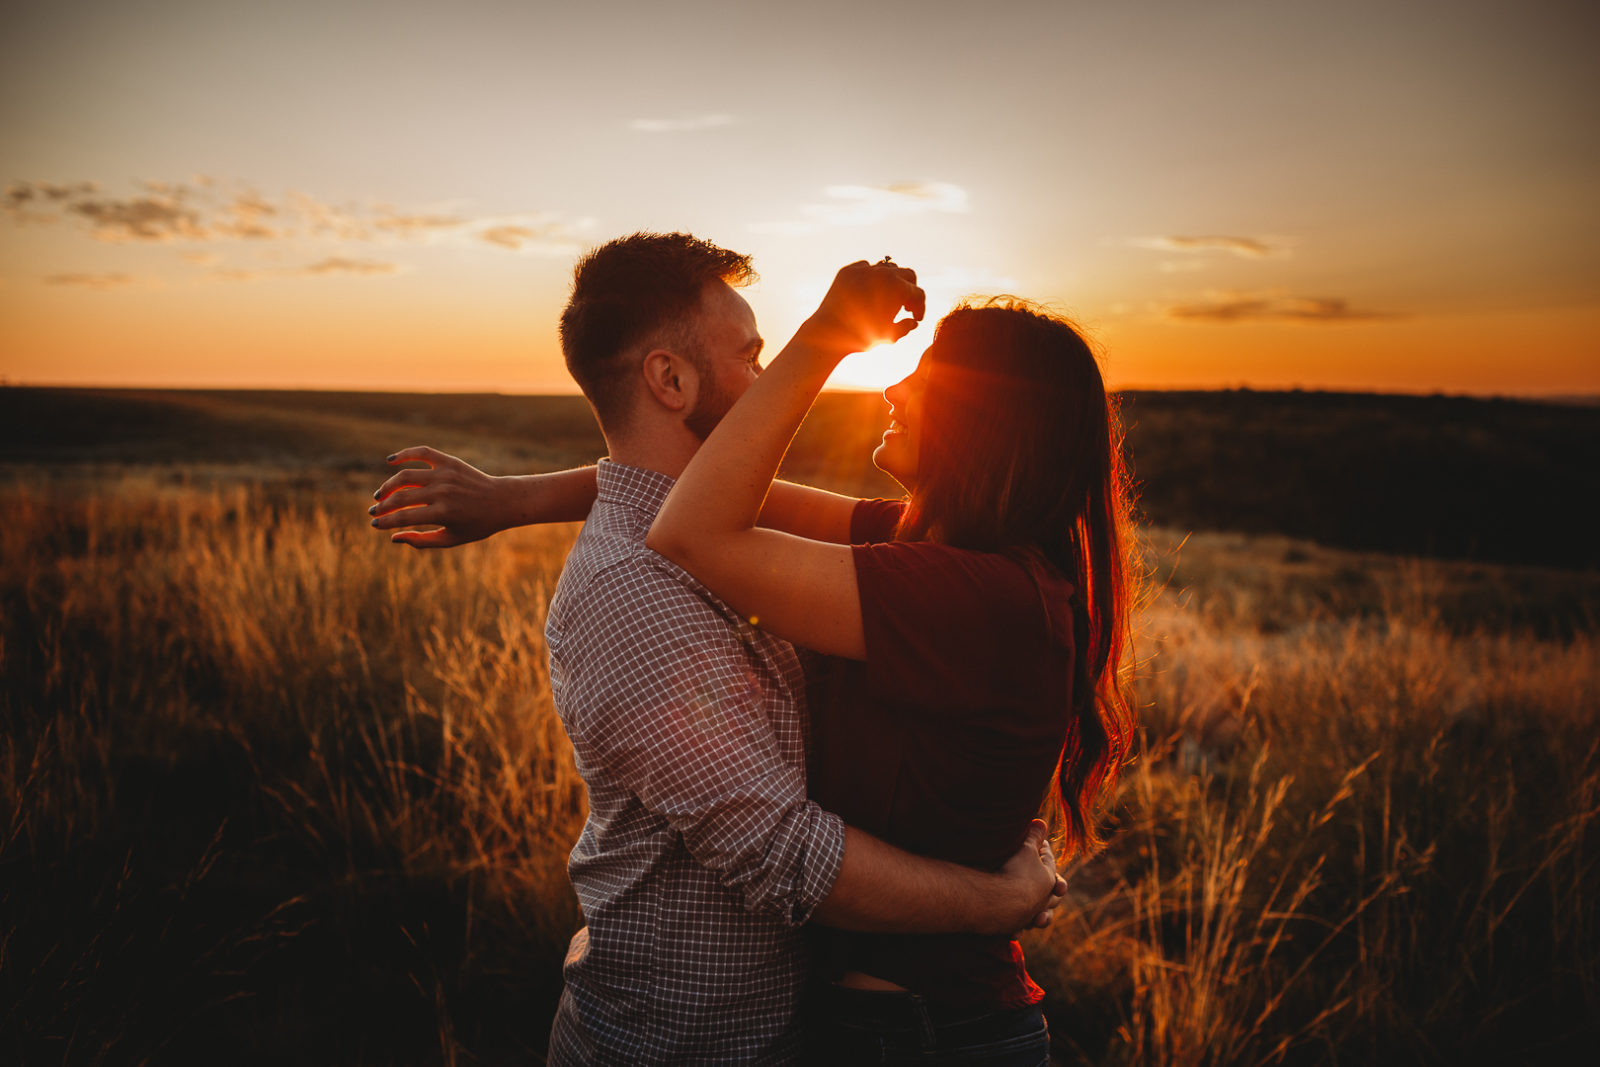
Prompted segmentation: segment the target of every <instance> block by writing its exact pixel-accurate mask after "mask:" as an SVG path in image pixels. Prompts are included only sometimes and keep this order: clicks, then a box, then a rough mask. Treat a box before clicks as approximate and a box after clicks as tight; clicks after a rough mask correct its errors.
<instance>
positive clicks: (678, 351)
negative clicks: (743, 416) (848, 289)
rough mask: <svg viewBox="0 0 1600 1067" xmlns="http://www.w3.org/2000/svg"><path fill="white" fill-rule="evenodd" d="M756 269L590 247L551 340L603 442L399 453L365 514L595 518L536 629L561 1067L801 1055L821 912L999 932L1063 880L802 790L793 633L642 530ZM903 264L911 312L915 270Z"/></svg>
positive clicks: (702, 251) (649, 237)
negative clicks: (542, 629) (559, 896)
mask: <svg viewBox="0 0 1600 1067" xmlns="http://www.w3.org/2000/svg"><path fill="white" fill-rule="evenodd" d="M874 269H875V270H882V271H895V272H899V268H896V267H894V266H893V265H890V264H885V265H883V266H881V267H879V268H874ZM751 277H752V271H751V268H750V262H749V259H748V258H747V257H745V256H741V255H738V254H736V253H733V252H729V251H727V250H726V249H721V248H718V247H716V246H715V245H711V244H708V243H706V242H704V241H700V240H697V239H695V238H693V237H690V236H688V235H685V234H664V235H663V234H634V235H631V236H629V237H624V238H620V239H618V240H616V241H612V242H610V243H608V244H606V245H603V246H601V247H600V248H598V249H596V250H594V251H592V252H590V253H589V254H588V255H586V256H584V257H583V258H582V259H581V260H580V261H579V263H578V265H577V268H576V270H575V272H574V283H573V293H572V298H571V300H570V301H569V302H568V305H567V307H566V310H565V311H564V312H563V314H562V319H561V341H562V350H563V353H564V355H565V357H566V361H567V366H568V369H569V370H570V371H571V372H572V375H573V377H574V378H575V379H576V380H577V382H578V384H579V386H580V388H582V390H583V392H584V395H585V396H586V397H587V398H588V399H589V402H590V404H591V406H592V407H593V409H594V412H595V416H596V418H597V419H598V420H599V422H600V426H601V430H602V432H603V433H604V435H605V438H606V444H607V448H608V450H609V457H608V458H607V459H605V460H602V461H601V463H600V465H599V467H598V468H595V469H593V470H592V471H590V470H584V471H570V472H562V473H560V474H556V475H542V476H534V477H532V478H525V479H491V478H489V477H488V476H486V475H483V474H482V473H481V472H478V471H476V470H473V469H472V468H471V467H469V466H467V465H466V464H463V463H461V462H460V461H459V460H454V459H452V458H450V457H446V456H442V455H440V454H439V453H436V452H433V451H432V450H427V449H408V450H406V451H404V452H401V453H397V454H396V456H394V457H391V459H392V461H395V462H403V461H406V460H411V459H422V460H424V461H426V462H429V463H430V464H431V465H432V466H431V469H428V470H417V469H411V470H406V471H402V472H400V473H399V474H397V475H395V476H394V477H393V478H391V479H390V480H389V481H388V482H387V483H385V485H384V486H383V488H382V489H380V490H379V494H378V495H379V497H380V503H379V505H377V506H376V507H375V508H374V509H373V512H374V514H376V515H377V516H378V517H377V518H376V519H374V525H375V526H378V527H379V528H398V527H401V526H411V525H416V524H419V523H429V524H439V525H440V526H441V529H439V530H434V531H431V532H418V531H407V532H403V533H397V534H396V535H395V537H394V539H395V540H397V541H400V542H402V543H410V544H413V545H415V546H417V547H443V546H446V545H451V544H459V543H463V542H465V541H468V540H475V539H477V538H479V537H483V536H487V535H488V534H490V533H493V532H494V531H496V530H499V529H504V528H506V527H508V526H511V525H517V524H519V523H522V522H529V521H560V520H565V519H576V518H581V517H583V516H584V514H585V513H587V515H588V518H587V521H586V522H585V524H584V528H583V532H582V533H581V534H580V535H579V537H578V540H577V542H576V544H575V545H574V546H573V549H572V553H571V555H570V556H569V557H568V559H567V563H566V567H565V568H564V569H563V571H562V575H561V579H560V582H559V584H558V586H557V589H556V593H555V596H554V598H553V599H552V601H551V605H550V612H549V617H548V620H547V624H546V636H547V642H548V645H549V651H550V679H551V690H552V694H553V696H554V699H555V704H556V708H557V711H558V712H559V713H560V715H561V718H562V722H563V725H564V726H565V727H566V730H567V733H568V736H569V737H570V738H571V740H572V744H573V749H574V753H575V755H576V759H577V764H578V769H579V771H580V773H581V774H582V775H583V778H584V781H585V783H586V785H587V787H588V790H589V800H590V816H589V820H588V822H587V823H586V824H585V826H584V830H583V834H582V836H581V837H580V838H579V841H578V843H577V845H576V846H575V847H574V849H573V852H572V859H571V865H570V873H571V877H572V883H573V886H574V888H575V889H576V891H577V894H578V898H579V901H580V903H581V904H582V907H583V913H584V917H585V920H586V922H587V924H588V925H587V927H586V928H585V930H582V931H580V932H579V933H578V935H577V936H576V937H575V938H574V939H573V943H572V949H571V951H570V953H569V955H568V959H567V964H566V969H565V975H566V989H565V992H564V993H563V996H562V1000H561V1006H560V1008H559V1011H558V1013H557V1018H556V1023H555V1027H554V1029H553V1032H552V1034H551V1044H550V1062H551V1063H553V1064H575V1063H630V1064H637V1063H664V1062H685V1061H692V1062H717V1063H729V1062H747V1063H787V1062H793V1061H794V1059H795V1058H796V1056H797V1055H798V1044H799V1034H798V1031H797V1027H796V1024H795V1014H796V1006H797V1003H798V1000H799V996H800V990H801V987H802V985H803V982H804V977H805V959H804V952H803V951H802V945H801V943H800V940H799V936H798V933H797V931H798V928H799V927H800V926H801V925H802V924H803V923H804V922H806V921H807V920H808V919H816V920H817V921H819V922H823V923H828V924H831V925H837V926H843V927H848V928H852V929H862V930H878V931H888V932H897V931H898V932H911V931H916V932H963V931H966V932H980V933H997V932H1009V931H1011V930H1014V929H1017V928H1019V927H1021V926H1024V925H1027V923H1028V921H1029V919H1030V917H1032V916H1033V915H1034V914H1035V912H1037V911H1038V910H1039V909H1040V908H1041V907H1044V906H1045V905H1046V903H1047V902H1048V901H1049V900H1050V898H1051V894H1052V892H1053V891H1054V890H1055V887H1056V885H1057V880H1056V878H1055V874H1054V870H1053V866H1051V865H1050V864H1049V860H1048V857H1047V856H1046V859H1045V862H1043V863H1041V862H1040V851H1041V846H1042V836H1040V835H1034V836H1031V837H1030V840H1029V842H1028V843H1027V844H1026V845H1025V846H1024V848H1023V850H1022V851H1020V852H1019V853H1018V854H1017V856H1016V857H1014V858H1013V860H1012V862H1011V863H1009V864H1008V865H1007V867H1006V868H1005V870H1004V871H1002V872H1000V873H999V874H994V875H991V874H985V873H981V872H978V871H973V870H970V869H968V868H964V867H959V866H955V865H952V864H947V863H941V862H937V861H933V860H926V859H922V858H919V857H915V856H911V855H909V854H907V853H904V852H901V851H899V850H897V849H894V848H892V847H890V846H888V845H886V844H884V843H883V842H881V841H877V840H875V839H873V838H872V837H870V836H868V835H866V834H862V833H859V832H857V831H854V830H851V829H849V828H847V827H845V826H843V825H842V824H841V822H840V820H839V819H838V818H837V817H835V816H832V815H830V814H828V813H826V812H824V811H822V810H820V809H819V808H818V807H817V805H815V804H814V803H812V802H810V801H808V800H807V799H806V795H805V776H804V765H805V721H804V713H805V706H804V690H803V686H804V679H803V677H802V673H801V669H800V663H799V660H798V658H797V657H796V654H795V650H794V649H793V648H791V647H790V646H789V645H788V644H786V643H785V642H783V641H780V640H778V639H776V638H773V637H771V636H770V635H767V634H765V633H763V632H762V631H761V630H760V629H759V628H758V627H757V626H755V625H754V624H753V620H745V619H742V618H740V617H738V616H737V615H736V614H735V613H733V612H732V611H730V610H729V609H728V608H727V606H726V605H724V604H723V603H722V602H721V601H720V600H718V599H717V598H716V597H715V596H713V595H712V594H711V593H710V592H709V591H708V590H706V589H705V588H704V587H703V586H701V585H700V584H699V583H698V582H697V581H695V579H694V578H692V577H691V576H689V575H688V574H687V573H686V572H684V571H683V570H681V569H680V568H678V567H676V566H675V565H673V564H672V563H670V562H668V561H667V560H665V559H664V558H662V557H661V556H659V555H657V554H656V553H654V552H651V551H650V550H649V549H647V548H646V547H645V544H644V538H645V534H646V533H647V532H648V530H649V528H650V523H651V521H652V520H653V518H654V516H655V513H656V511H657V509H659V507H660V506H661V503H662V502H663V501H664V500H665V499H666V496H667V493H668V491H669V490H670V489H671V487H672V484H673V480H674V479H675V478H676V477H677V475H678V474H679V473H680V472H681V471H682V469H683V467H684V466H685V465H686V464H687V463H688V461H689V459H690V458H691V457H692V456H693V455H694V453H695V451H696V450H697V449H698V448H699V445H700V443H701V442H702V441H703V440H704V439H705V437H706V436H707V435H708V434H709V433H710V432H711V429H712V428H713V427H715V426H716V424H717V422H718V421H719V420H720V419H721V418H722V416H723V415H724V414H725V413H726V412H727V411H728V409H729V408H730V407H731V406H732V405H733V403H734V401H736V400H737V399H738V397H739V396H740V394H741V393H743V391H744V390H745V389H746V388H747V387H748V386H749V384H750V382H751V381H753V380H754V378H755V376H756V375H757V374H758V373H759V371H760V362H759V360H760V354H761V349H762V344H763V342H762V339H761V337H760V334H759V333H758V332H757V330H756V324H755V318H754V315H753V314H752V313H751V311H750V307H749V305H748V304H747V303H746V302H745V300H744V299H743V297H741V296H740V295H739V294H738V292H737V291H736V289H735V286H737V285H742V284H744V283H745V282H747V281H748V280H749V279H750V278H751ZM884 280H885V279H883V278H880V279H879V281H880V282H882V281H884ZM888 280H889V281H890V282H892V283H893V284H897V285H900V286H901V287H902V288H903V292H904V301H903V302H904V305H905V307H907V308H909V309H911V310H913V311H914V312H916V313H920V310H921V291H920V290H918V289H917V288H916V287H915V284H914V276H913V275H911V274H910V272H899V273H897V274H896V275H895V276H894V277H893V278H891V279H888ZM911 325H912V324H910V323H907V322H905V321H903V322H902V323H901V324H893V325H886V327H885V329H886V331H887V332H889V333H893V334H896V335H898V334H899V333H903V332H904V331H905V330H907V329H909V328H910V326H911ZM817 492H818V491H816V490H809V489H805V488H803V487H798V486H778V487H775V488H774V491H773V493H772V495H771V497H770V498H769V508H770V509H772V510H774V511H782V512H785V513H786V515H787V517H789V518H791V519H792V518H793V516H794V515H796V514H801V513H804V512H805V511H806V502H807V499H808V497H809V496H810V495H811V494H815V493H817ZM824 495H826V494H824ZM591 501H592V502H593V507H592V510H591V509H590V506H589V505H590V502H591ZM835 533H838V534H846V535H847V531H835ZM819 535H820V534H819ZM1041 921H1047V920H1041Z"/></svg>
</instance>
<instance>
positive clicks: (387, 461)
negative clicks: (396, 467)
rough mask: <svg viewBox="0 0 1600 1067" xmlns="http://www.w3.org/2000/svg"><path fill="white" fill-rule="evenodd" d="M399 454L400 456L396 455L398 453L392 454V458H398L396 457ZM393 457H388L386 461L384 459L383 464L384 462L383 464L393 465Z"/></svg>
mask: <svg viewBox="0 0 1600 1067" xmlns="http://www.w3.org/2000/svg"><path fill="white" fill-rule="evenodd" d="M399 454H400V453H398V452H396V453H395V454H394V456H398V455H399ZM394 456H390V457H389V458H388V459H386V460H384V462H385V463H393V462H394Z"/></svg>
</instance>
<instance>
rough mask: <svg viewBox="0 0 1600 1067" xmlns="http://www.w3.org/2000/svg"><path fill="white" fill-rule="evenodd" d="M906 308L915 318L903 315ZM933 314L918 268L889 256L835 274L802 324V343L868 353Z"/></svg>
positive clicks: (833, 350) (860, 262)
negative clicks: (903, 263)
mask: <svg viewBox="0 0 1600 1067" xmlns="http://www.w3.org/2000/svg"><path fill="white" fill-rule="evenodd" d="M902 311H908V312H910V313H911V314H910V317H909V318H904V319H902V318H898V317H897V316H899V314H900V313H901V312H902ZM926 313H927V297H926V295H925V294H924V293H923V291H922V290H921V289H919V288H917V272H916V271H914V270H911V269H910V268H909V267H901V266H898V265H897V264H895V263H893V262H891V261H890V259H889V257H888V256H885V257H884V258H883V259H882V260H880V261H879V262H877V263H868V262H867V261H866V260H864V259H863V260H858V261H856V262H855V263H851V264H850V265H848V266H846V267H843V268H841V269H840V271H839V273H838V274H836V275H834V278H833V285H832V286H830V287H829V289H828V295H827V296H824V297H823V298H822V303H821V304H820V305H819V306H818V307H817V310H816V312H815V313H813V314H812V316H811V317H810V318H809V319H807V320H806V321H805V322H804V323H803V324H801V326H800V329H799V330H798V331H797V332H796V334H795V340H796V341H802V342H804V343H806V344H808V345H811V346H814V347H815V348H817V349H819V350H821V351H824V352H827V353H829V354H833V355H837V356H841V357H842V356H847V355H849V354H850V353H852V352H864V351H866V350H867V349H869V348H871V347H872V346H873V345H875V344H879V343H881V342H885V341H888V342H894V341H898V340H900V338H902V337H904V336H905V335H906V334H908V333H910V332H911V331H912V330H914V329H916V328H917V324H918V323H920V322H921V321H922V316H923V315H924V314H926Z"/></svg>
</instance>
